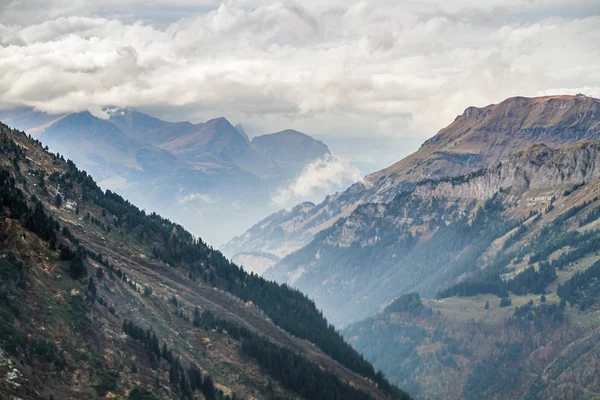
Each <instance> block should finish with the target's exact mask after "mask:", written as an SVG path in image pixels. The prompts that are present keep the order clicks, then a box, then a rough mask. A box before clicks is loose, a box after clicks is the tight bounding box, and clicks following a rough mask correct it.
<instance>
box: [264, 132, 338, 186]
mask: <svg viewBox="0 0 600 400" xmlns="http://www.w3.org/2000/svg"><path fill="white" fill-rule="evenodd" d="M252 144H253V145H255V146H256V147H258V148H259V149H261V150H262V151H263V152H264V153H265V154H267V155H269V156H270V157H271V158H273V160H275V162H276V163H277V165H278V166H279V168H281V170H282V171H283V173H284V175H285V176H287V177H290V178H294V177H295V176H296V175H297V174H298V171H302V169H303V168H304V167H306V166H307V165H308V164H310V163H311V162H312V161H314V160H318V159H324V158H326V157H327V156H330V155H331V153H330V151H329V148H328V147H327V145H326V144H325V143H323V142H321V141H319V140H315V139H313V138H312V137H310V136H308V135H306V134H304V133H302V132H298V131H295V130H293V129H287V130H285V131H281V132H276V133H271V134H267V135H262V136H256V137H255V138H253V139H252Z"/></svg>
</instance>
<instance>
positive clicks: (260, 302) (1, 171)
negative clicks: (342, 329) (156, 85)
mask: <svg viewBox="0 0 600 400" xmlns="http://www.w3.org/2000/svg"><path fill="white" fill-rule="evenodd" d="M0 135H1V137H0V201H1V207H0V228H1V235H0V248H1V249H2V252H1V254H0V276H1V278H2V279H0V315H1V316H2V327H0V374H1V376H2V377H3V379H2V380H1V381H0V397H1V398H13V397H14V396H18V398H21V399H47V398H61V399H62V398H72V399H90V398H101V397H102V398H127V399H140V398H144V399H152V398H156V399H175V398H185V399H191V398H206V399H227V398H261V399H262V398H292V399H295V398H307V399H371V398H372V399H385V398H407V397H406V395H405V394H404V393H402V392H401V391H399V390H398V389H396V388H394V387H392V386H390V385H389V384H388V383H387V381H386V380H385V378H384V377H383V376H382V375H381V374H376V373H375V371H374V370H373V367H372V366H371V365H370V364H369V363H368V362H366V361H365V360H364V359H363V358H362V357H361V356H359V355H358V354H357V353H356V352H355V351H354V350H353V349H352V348H351V347H350V346H348V345H347V344H346V343H344V341H343V340H342V338H341V337H340V336H339V335H338V333H337V332H336V331H335V330H334V329H333V327H331V326H329V325H328V324H327V321H326V320H325V319H324V318H323V317H322V314H321V313H320V312H319V311H318V310H317V309H316V308H315V306H314V303H312V302H311V301H309V300H308V299H307V298H306V297H305V296H304V295H302V294H301V293H300V292H297V291H295V290H291V289H290V288H288V287H286V286H279V285H277V284H274V283H270V282H267V281H265V280H263V279H262V278H258V277H256V276H255V275H248V274H247V273H245V272H244V271H243V270H241V269H239V268H238V267H237V266H235V265H233V264H231V263H229V262H228V261H227V260H226V259H225V258H224V257H223V256H222V255H221V254H220V253H219V252H217V251H214V250H213V249H212V248H211V247H209V246H207V245H206V244H205V243H204V242H203V241H202V240H200V239H196V238H194V237H193V236H192V235H191V234H190V233H189V232H187V231H185V230H184V229H183V228H182V227H181V226H180V225H177V224H174V223H172V222H170V221H169V220H166V219H163V218H161V217H160V216H158V215H156V214H146V213H145V212H144V211H141V210H140V209H138V208H137V207H135V206H133V205H131V204H130V203H129V202H128V201H126V200H124V199H123V198H122V197H120V196H119V195H117V194H115V193H113V192H110V191H106V192H103V191H102V190H100V188H99V187H98V186H97V185H96V183H95V182H94V181H93V180H92V178H91V177H90V176H89V175H88V174H87V173H85V172H84V171H81V170H79V169H77V168H76V167H75V165H74V164H73V163H72V162H71V161H65V160H64V158H63V157H59V156H57V155H53V154H50V153H48V152H46V151H45V150H44V149H43V148H42V145H41V144H40V143H39V142H37V141H34V140H32V139H30V138H27V136H26V135H25V134H23V133H22V132H18V131H14V130H11V129H9V128H7V127H6V126H5V125H0Z"/></svg>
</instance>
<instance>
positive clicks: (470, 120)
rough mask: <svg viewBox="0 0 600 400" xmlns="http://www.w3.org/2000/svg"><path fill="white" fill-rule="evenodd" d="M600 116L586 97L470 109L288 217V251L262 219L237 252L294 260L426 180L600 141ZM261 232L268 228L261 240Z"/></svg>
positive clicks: (597, 103) (599, 106) (599, 105)
mask: <svg viewBox="0 0 600 400" xmlns="http://www.w3.org/2000/svg"><path fill="white" fill-rule="evenodd" d="M599 115H600V100H598V99H595V98H591V97H585V96H546V97H537V98H525V97H513V98H509V99H506V100H505V101H503V102H501V103H499V104H492V105H489V106H486V107H483V108H477V107H469V108H467V109H466V110H465V111H464V113H463V114H462V115H459V116H458V117H456V119H455V121H454V122H453V123H452V124H450V125H449V126H447V127H446V128H444V129H442V130H441V131H439V132H438V133H437V134H436V135H435V136H434V137H432V138H431V139H429V140H427V141H426V142H425V143H424V144H423V145H422V146H421V148H419V150H418V151H416V152H415V153H413V154H411V155H410V156H408V157H406V158H404V159H402V160H401V161H399V162H397V163H396V164H394V165H392V166H390V167H389V168H386V169H384V170H381V171H378V172H375V173H373V174H371V175H368V176H366V177H365V179H364V180H363V181H362V182H357V183H356V184H354V185H352V186H351V187H350V188H348V189H347V190H345V191H343V192H341V193H336V194H333V195H331V196H328V197H327V198H326V199H325V201H323V202H322V203H321V204H318V205H317V206H316V207H314V209H313V210H312V211H311V212H308V213H306V214H305V216H304V217H303V218H302V219H301V220H299V219H297V218H295V216H293V215H290V218H295V221H294V224H293V225H294V228H292V231H290V230H289V229H285V228H283V226H284V225H287V226H290V225H291V220H282V221H281V222H280V223H281V224H282V229H284V230H285V231H286V235H287V236H289V237H292V238H293V240H292V241H290V242H289V243H288V245H283V244H282V243H281V242H279V241H275V242H273V243H272V245H269V244H268V240H267V239H266V236H267V235H269V232H270V231H271V230H272V229H274V227H273V228H271V227H270V225H269V223H268V222H269V221H267V220H263V221H260V222H258V223H257V224H255V225H254V226H253V227H252V228H250V230H252V231H253V234H252V235H246V234H244V235H241V236H240V237H238V238H236V239H235V241H236V245H235V248H236V250H238V251H243V252H247V253H250V252H252V251H254V250H255V249H259V248H260V249H261V251H263V252H264V253H269V254H272V255H274V254H275V253H281V250H282V249H285V251H286V252H287V253H286V254H289V253H291V252H292V251H294V250H298V249H300V248H301V247H302V246H304V245H307V244H308V243H309V242H310V240H311V239H312V238H313V237H314V235H315V234H316V233H318V232H320V231H322V230H323V229H325V228H328V227H330V226H331V225H332V224H333V223H334V222H335V221H337V220H338V219H340V218H342V217H347V216H348V215H350V214H351V213H352V212H353V211H354V210H355V209H356V208H357V207H358V206H359V205H360V204H365V203H386V202H389V201H391V200H392V199H393V198H394V197H395V196H396V195H397V194H398V193H400V192H402V191H404V190H410V188H411V187H412V186H413V185H414V183H415V182H418V181H420V180H423V179H431V178H436V177H442V176H456V175H460V174H464V173H467V172H471V171H475V170H478V169H480V168H483V167H485V166H487V165H491V164H493V163H494V162H497V161H498V160H499V159H501V158H503V157H505V156H507V155H509V154H511V153H512V152H514V151H517V150H524V149H526V148H528V147H530V146H532V145H534V144H539V143H544V144H546V145H548V146H560V145H563V144H569V143H575V142H577V141H579V140H584V139H593V138H597V137H598V136H599V135H600V119H599ZM263 226H269V229H267V230H265V232H264V234H263V235H261V234H259V230H260V229H261V228H262V227H263ZM224 249H226V251H227V254H228V255H230V256H232V257H233V256H235V255H236V253H232V252H231V251H229V250H228V246H226V247H224Z"/></svg>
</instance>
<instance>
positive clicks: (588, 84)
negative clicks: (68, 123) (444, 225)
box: [0, 0, 600, 169]
mask: <svg viewBox="0 0 600 400" xmlns="http://www.w3.org/2000/svg"><path fill="white" fill-rule="evenodd" d="M598 43H600V1H598V0H489V1H486V0H480V1H466V0H410V1H401V0H373V1H347V0H324V1H314V0H304V1H278V2H277V1H276V2H267V1H252V0H240V1H224V2H221V1H212V0H199V1H197V0H175V1H173V0H169V1H167V0H150V1H141V0H104V1H102V0H93V1H92V0H80V1H78V0H0V107H1V108H10V107H14V106H18V105H26V106H32V107H35V108H37V109H40V110H43V111H48V112H65V111H80V110H83V109H89V110H90V111H91V112H92V113H94V114H95V115H99V116H102V113H103V111H102V110H103V109H104V108H105V107H107V106H118V107H130V108H136V109H139V110H141V111H146V112H149V113H151V114H153V115H156V116H159V117H162V118H165V119H168V120H190V121H193V122H199V121H204V120H207V119H210V118H214V117H217V116H225V117H226V118H228V119H229V120H230V121H232V122H233V123H242V124H243V126H244V128H245V129H246V131H247V132H248V133H249V134H250V136H254V135H258V134H262V133H267V132H274V131H278V130H282V129H286V128H294V129H297V130H300V131H303V132H306V133H308V134H311V135H313V136H315V137H317V138H319V139H321V140H324V141H325V142H326V143H328V144H329V145H330V147H331V148H332V150H333V152H334V153H335V154H338V155H341V156H342V157H343V158H344V159H346V160H348V161H351V162H353V163H355V165H359V166H363V167H364V166H366V167H364V168H365V169H369V168H371V169H374V168H382V167H385V166H386V165H389V164H391V163H392V162H394V161H396V160H398V159H400V158H401V157H402V156H405V155H406V154H408V153H409V152H411V151H414V150H415V149H416V148H417V147H418V145H419V144H420V143H422V142H423V141H424V140H425V139H427V138H428V137H430V136H432V135H433V134H435V133H436V132H437V131H438V130H439V129H441V128H442V127H444V126H446V125H448V124H449V123H450V122H452V121H453V120H454V118H455V117H456V115H458V114H460V113H462V111H463V110H464V109H465V108H466V107H468V106H470V105H476V106H485V105H487V104H491V103H497V102H499V101H502V100H503V99H505V98H507V97H511V96H516V95H523V96H537V95H546V94H576V93H580V92H581V93H585V94H587V95H591V96H594V97H600V46H598Z"/></svg>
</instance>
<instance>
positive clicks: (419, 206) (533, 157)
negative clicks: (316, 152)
mask: <svg viewBox="0 0 600 400" xmlns="http://www.w3.org/2000/svg"><path fill="white" fill-rule="evenodd" d="M598 156H599V154H598V144H597V143H596V142H593V143H592V142H582V143H578V144H575V145H569V146H566V147H563V148H559V149H552V148H548V147H546V146H543V145H536V146H534V147H532V148H530V149H529V150H527V151H524V152H517V153H515V154H513V155H511V156H509V157H508V158H506V159H505V160H503V161H502V162H500V163H498V164H496V165H495V166H493V167H490V168H488V169H482V170H479V171H476V172H473V173H471V174H467V175H462V176H459V177H454V178H442V179H438V180H426V181H422V182H419V183H417V184H416V185H415V187H414V188H413V189H412V190H410V191H406V192H404V193H403V194H401V195H398V196H397V197H396V198H395V199H394V200H393V201H391V202H389V203H386V204H365V205H362V206H359V207H358V208H357V209H356V210H355V211H354V213H352V215H351V216H349V217H348V218H344V219H341V220H339V221H338V222H336V223H335V224H334V225H333V226H332V227H331V228H329V229H326V230H324V231H322V232H321V233H319V234H318V235H317V236H316V237H315V239H314V240H313V241H312V242H311V243H310V244H309V245H307V246H305V247H304V248H302V249H301V250H299V251H296V252H294V253H292V254H290V255H288V256H287V257H286V258H284V259H283V260H282V261H281V262H279V263H278V264H277V265H276V266H274V267H272V268H271V269H269V270H268V271H267V273H266V275H265V276H266V277H267V278H269V279H275V280H277V281H280V282H288V283H290V284H292V285H294V286H296V287H298V288H300V289H301V290H304V291H305V292H306V293H307V294H308V295H309V296H311V297H312V298H313V299H315V301H316V303H317V304H318V305H319V306H320V307H323V310H324V312H325V314H326V315H327V316H328V317H329V318H330V319H331V320H332V321H333V322H334V323H336V324H345V323H348V322H351V321H352V320H356V319H358V318H361V317H366V316H368V315H371V314H373V313H375V312H376V311H377V310H378V309H379V308H380V307H381V306H382V305H383V304H385V303H386V302H388V301H390V300H391V299H393V298H395V297H397V296H399V295H401V294H402V293H406V292H408V291H411V290H418V291H419V292H421V293H422V294H424V295H427V296H431V295H433V294H435V293H436V292H437V291H438V290H440V289H442V288H443V287H444V286H446V285H447V284H448V282H452V281H454V280H456V279H458V278H459V277H461V276H463V275H464V274H466V273H472V272H473V271H475V270H476V269H477V268H479V267H481V266H483V265H485V262H486V260H488V259H489V258H490V255H489V253H488V248H489V247H490V246H492V244H493V243H494V241H495V240H499V239H500V238H502V237H503V236H504V235H506V234H508V232H509V231H511V230H512V229H514V228H516V227H517V226H519V225H520V224H522V223H523V219H527V218H529V219H533V217H532V215H533V214H532V213H536V212H540V211H542V210H543V209H545V208H546V207H548V206H549V205H550V204H551V202H554V201H556V204H555V205H554V206H555V207H558V205H560V206H561V207H568V206H569V205H570V204H573V203H571V202H572V201H573V202H575V201H576V200H577V198H576V197H573V196H571V195H570V196H565V195H564V193H566V191H568V190H570V189H571V188H572V187H573V186H578V185H583V184H587V183H589V185H586V186H585V187H586V190H587V191H589V192H590V193H592V191H593V190H596V186H595V185H596V179H597V178H599V177H600V166H599V165H600V163H598V162H597V160H598ZM577 193H581V192H577ZM592 197H593V196H592ZM572 199H574V200H572ZM555 216H556V214H555V213H550V214H548V216H547V217H545V218H544V220H546V219H549V218H552V217H555Z"/></svg>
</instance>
